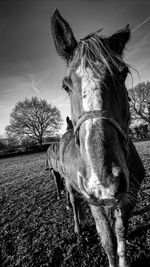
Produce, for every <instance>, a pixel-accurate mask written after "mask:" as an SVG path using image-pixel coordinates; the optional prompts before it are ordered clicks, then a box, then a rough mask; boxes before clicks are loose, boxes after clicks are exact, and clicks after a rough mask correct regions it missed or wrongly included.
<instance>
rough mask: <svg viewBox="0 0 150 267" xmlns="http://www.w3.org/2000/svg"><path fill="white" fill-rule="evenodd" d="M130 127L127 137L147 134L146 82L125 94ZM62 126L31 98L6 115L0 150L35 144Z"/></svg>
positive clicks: (149, 100) (149, 85) (149, 86)
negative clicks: (9, 146)
mask: <svg viewBox="0 0 150 267" xmlns="http://www.w3.org/2000/svg"><path fill="white" fill-rule="evenodd" d="M128 95H129V102H130V112H131V124H130V136H131V137H134V133H136V134H137V135H138V137H139V136H141V137H144V136H145V137H147V136H149V132H150V82H149V81H147V82H142V83H139V84H138V85H136V86H135V87H134V88H131V89H129V90H128ZM61 126H62V118H61V113H60V111H59V110H58V108H56V107H55V106H53V105H52V104H50V103H48V102H47V101H46V100H45V99H38V98H37V97H32V98H31V99H27V98H26V99H25V100H24V101H19V102H18V103H17V104H16V105H15V107H14V108H13V110H12V112H11V114H10V122H9V125H7V126H6V128H5V131H6V138H5V142H4V139H3V138H0V149H2V148H4V147H5V146H6V141H7V144H8V143H9V144H11V143H13V144H16V145H17V144H21V145H23V146H28V145H29V144H30V145H32V144H35V143H36V144H39V145H40V146H42V143H43V140H44V138H45V137H46V136H47V137H48V136H53V135H56V134H57V133H58V131H59V130H60V128H61Z"/></svg>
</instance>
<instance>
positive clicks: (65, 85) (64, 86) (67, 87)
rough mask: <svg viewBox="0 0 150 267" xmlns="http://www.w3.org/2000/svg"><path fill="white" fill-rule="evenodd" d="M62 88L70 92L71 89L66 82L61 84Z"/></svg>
mask: <svg viewBox="0 0 150 267" xmlns="http://www.w3.org/2000/svg"><path fill="white" fill-rule="evenodd" d="M62 88H63V89H64V90H65V91H66V92H67V93H71V90H70V88H69V86H68V85H67V84H66V83H63V84H62Z"/></svg>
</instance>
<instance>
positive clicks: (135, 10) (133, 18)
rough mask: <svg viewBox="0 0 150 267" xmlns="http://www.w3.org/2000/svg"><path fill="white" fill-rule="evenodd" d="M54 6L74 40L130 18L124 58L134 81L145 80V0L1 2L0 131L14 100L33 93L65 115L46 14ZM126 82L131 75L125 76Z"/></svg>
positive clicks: (149, 48) (60, 69) (149, 18)
mask: <svg viewBox="0 0 150 267" xmlns="http://www.w3.org/2000/svg"><path fill="white" fill-rule="evenodd" d="M54 9H58V10H59V12H60V13H61V15H62V16H63V18H64V19H65V20H66V21H67V22H68V23H69V24H70V26H71V28H72V30H73V33H74V35H75V37H76V38H77V40H79V39H80V38H83V37H84V36H86V35H87V34H89V33H90V32H93V31H95V30H98V29H100V28H103V33H104V34H105V35H111V34H113V33H114V32H116V31H117V30H119V29H121V28H123V27H124V26H125V25H127V24H130V28H131V39H130V41H129V43H128V44H127V47H126V53H125V57H124V59H125V62H126V63H128V64H129V65H130V66H131V67H133V68H135V69H136V70H137V71H138V73H139V75H140V78H139V77H138V75H137V73H136V72H135V71H133V70H132V69H131V72H132V75H133V87H134V86H135V85H136V84H138V83H140V82H146V81H148V80H150V78H149V70H150V57H149V55H150V32H149V28H150V14H149V10H150V2H149V1H147V0H144V1H142V0H141V1H138V0H134V1H132V2H131V1H129V0H127V1H123V0H122V1H119V0H114V1H110V0H105V1H101V2H99V1H96V0H93V1H92V3H91V1H89V0H83V1H79V0H77V1H75V0H64V1H63V3H62V1H61V0H55V1H48V0H44V1H42V0H37V1H28V0H26V1H25V0H20V1H18V0H14V1H13V2H12V1H11V0H7V1H1V3H0V10H1V11H0V12H1V16H0V37H1V42H0V68H1V72H0V96H1V97H0V106H1V112H0V135H4V129H5V127H6V125H8V124H9V115H10V113H11V111H12V109H13V107H14V106H15V105H16V103H17V102H18V101H22V100H24V99H25V98H31V97H32V96H37V97H38V98H44V99H46V100H47V101H48V102H49V103H51V104H53V105H55V106H56V107H57V108H58V109H59V110H60V112H61V115H62V118H63V120H64V125H63V127H62V130H61V133H62V132H63V131H64V130H65V128H66V125H65V118H66V116H70V103H69V98H68V96H67V94H66V93H65V92H64V91H63V90H62V89H61V80H62V78H63V76H64V74H65V70H66V66H65V62H64V61H63V59H61V58H60V57H59V56H58V55H57V52H56V50H55V47H54V42H53V39H52V33H51V28H50V17H51V15H52V13H53V10H54ZM126 84H127V87H129V88H130V87H131V86H132V79H131V78H128V79H127V82H126Z"/></svg>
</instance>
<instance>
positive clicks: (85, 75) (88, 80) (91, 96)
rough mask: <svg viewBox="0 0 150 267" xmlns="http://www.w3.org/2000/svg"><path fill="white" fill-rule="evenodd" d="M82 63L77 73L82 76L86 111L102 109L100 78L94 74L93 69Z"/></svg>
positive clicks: (83, 100)
mask: <svg viewBox="0 0 150 267" xmlns="http://www.w3.org/2000/svg"><path fill="white" fill-rule="evenodd" d="M83 64H84V63H83V60H82V62H81V65H80V66H79V67H78V69H77V72H76V73H77V75H78V76H79V77H80V78H81V87H82V103H83V109H84V111H91V110H100V105H101V96H100V91H99V90H100V88H99V79H96V78H95V77H94V75H93V71H92V70H91V69H90V68H89V67H87V68H85V67H84V66H83Z"/></svg>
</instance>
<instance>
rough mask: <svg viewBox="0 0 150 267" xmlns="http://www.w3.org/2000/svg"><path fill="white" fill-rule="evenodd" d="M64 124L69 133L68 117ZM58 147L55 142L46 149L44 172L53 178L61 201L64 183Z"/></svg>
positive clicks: (70, 123)
mask: <svg viewBox="0 0 150 267" xmlns="http://www.w3.org/2000/svg"><path fill="white" fill-rule="evenodd" d="M66 123H67V128H66V131H70V130H71V129H73V125H72V121H71V120H70V118H69V117H68V116H67V117H66ZM59 145H60V142H59V141H57V142H55V143H53V144H51V145H50V146H49V148H48V149H47V153H46V160H45V170H49V171H50V174H51V175H52V176H53V178H54V183H55V186H56V189H57V199H58V200H59V199H61V191H62V190H64V182H63V177H62V175H61V168H60V156H59ZM69 205H70V204H69V196H68V194H67V208H68V207H69Z"/></svg>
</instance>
